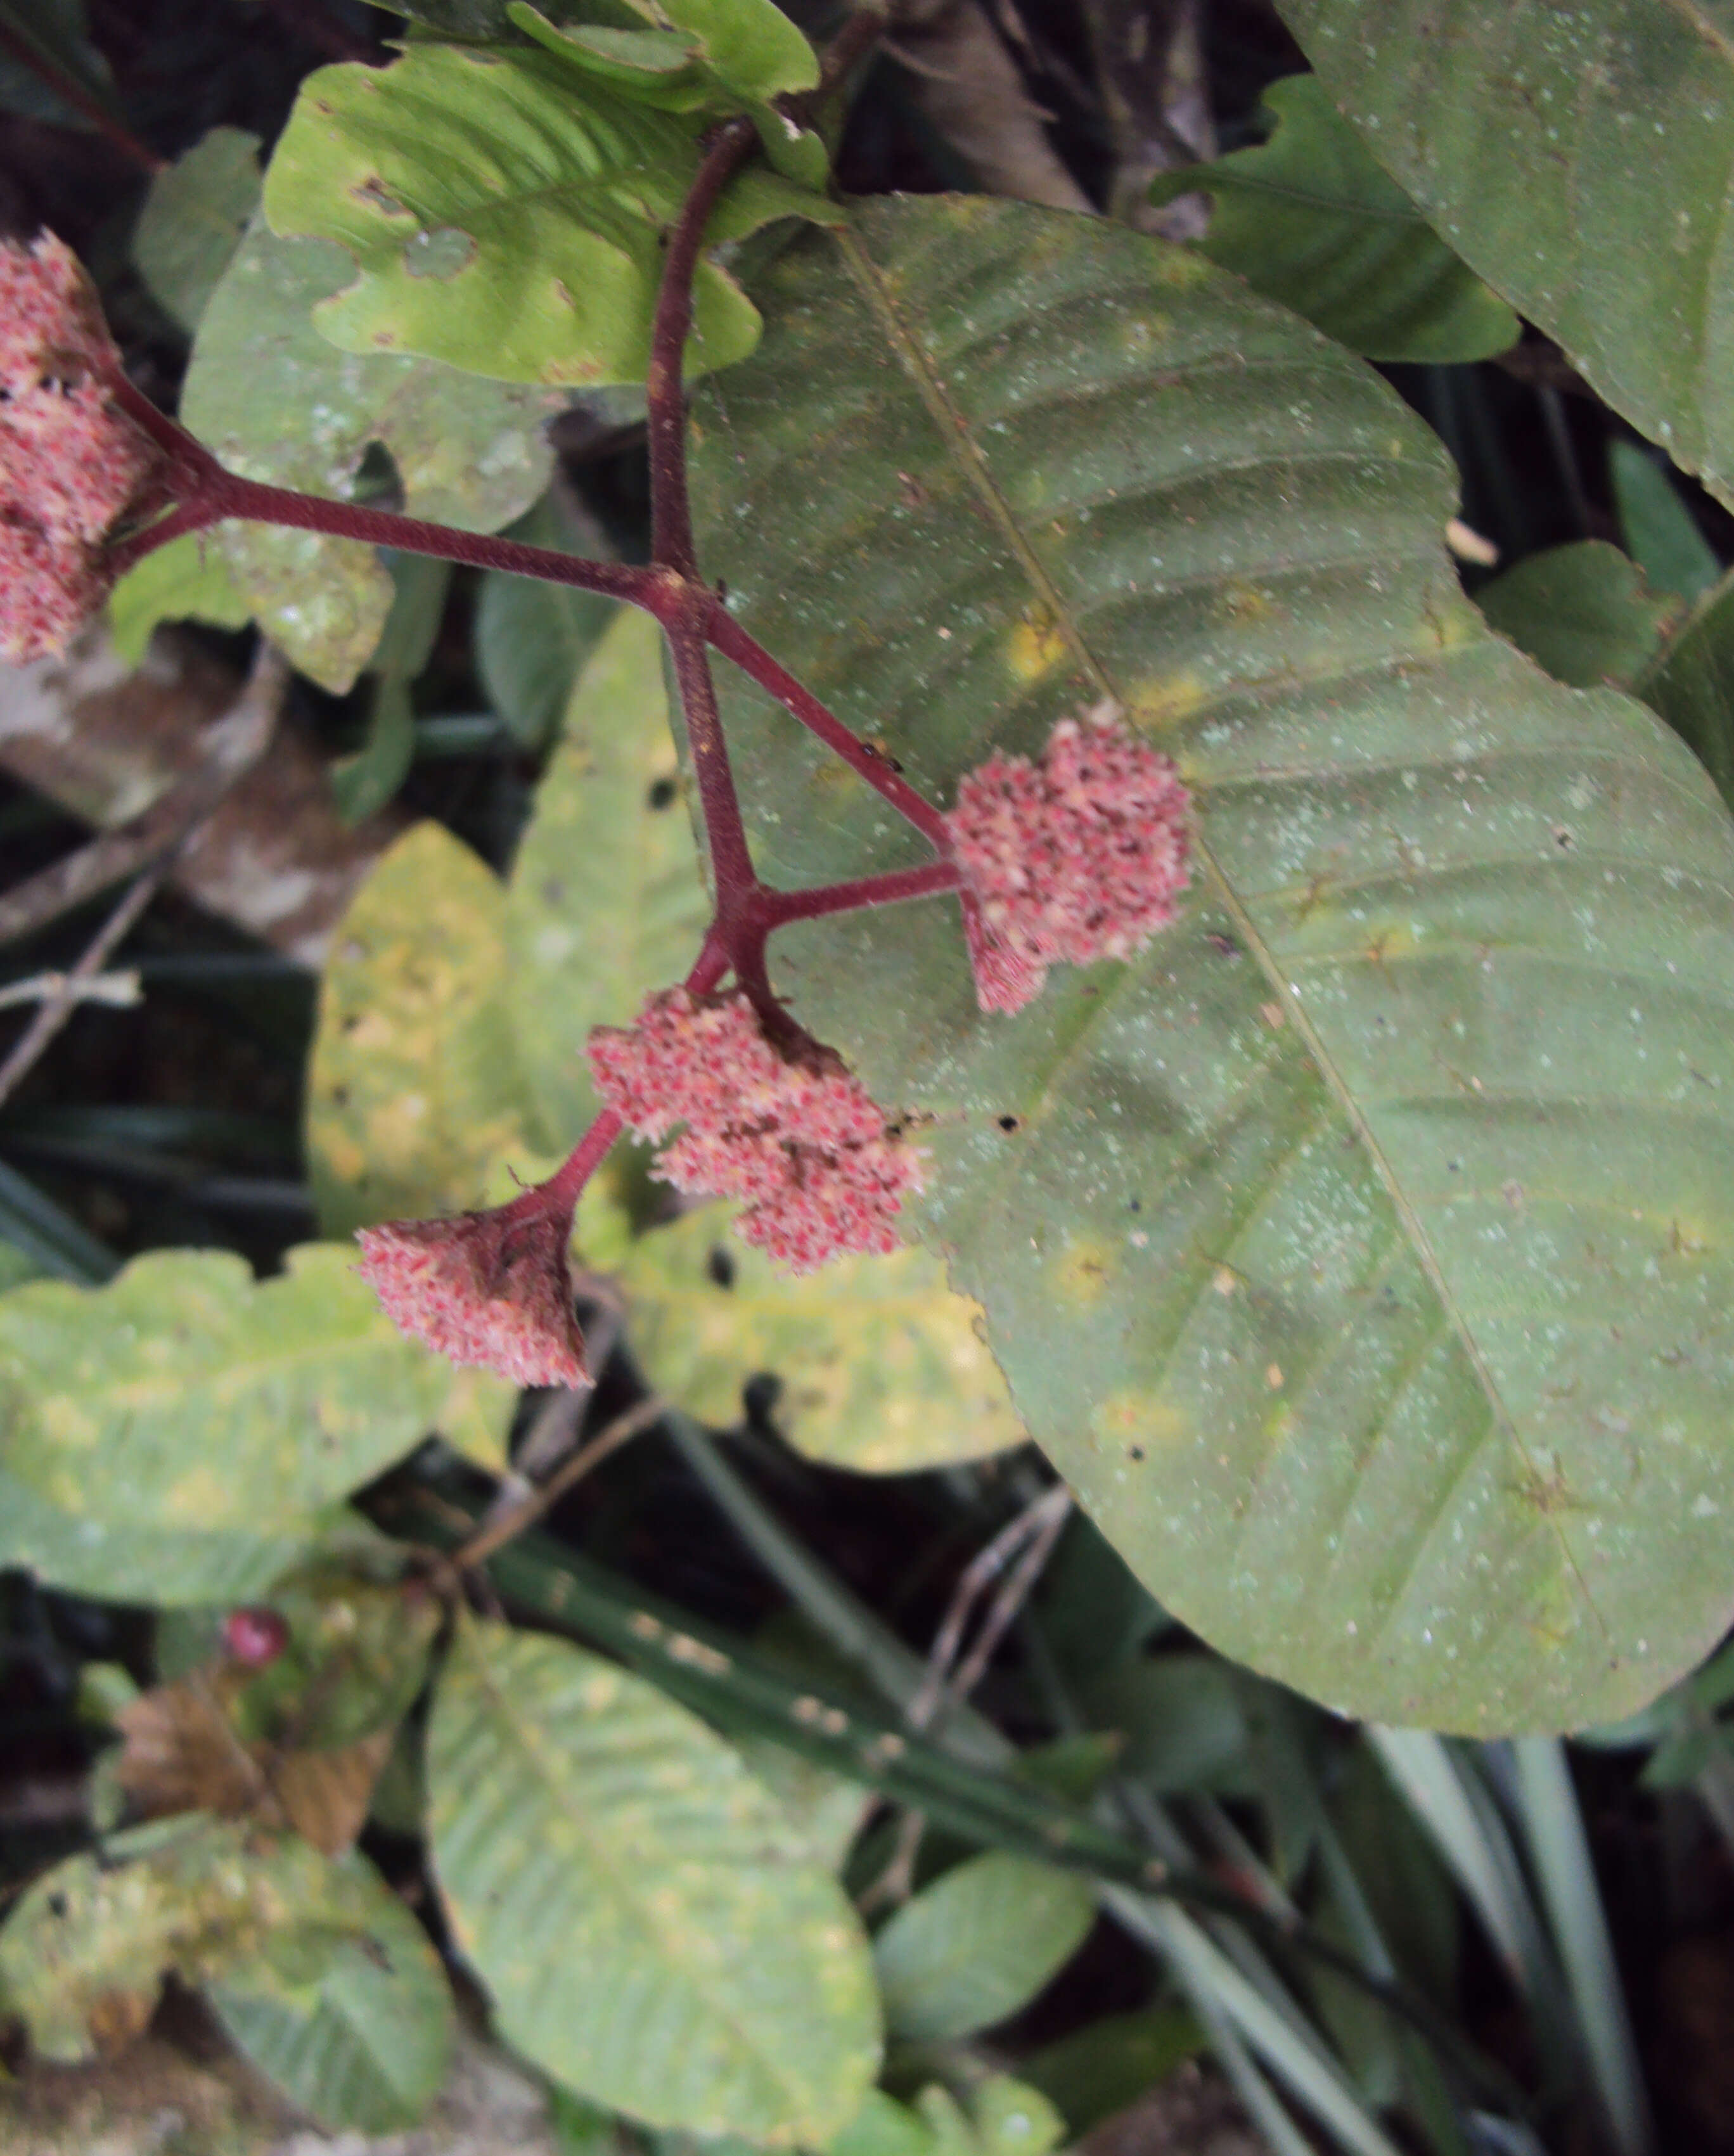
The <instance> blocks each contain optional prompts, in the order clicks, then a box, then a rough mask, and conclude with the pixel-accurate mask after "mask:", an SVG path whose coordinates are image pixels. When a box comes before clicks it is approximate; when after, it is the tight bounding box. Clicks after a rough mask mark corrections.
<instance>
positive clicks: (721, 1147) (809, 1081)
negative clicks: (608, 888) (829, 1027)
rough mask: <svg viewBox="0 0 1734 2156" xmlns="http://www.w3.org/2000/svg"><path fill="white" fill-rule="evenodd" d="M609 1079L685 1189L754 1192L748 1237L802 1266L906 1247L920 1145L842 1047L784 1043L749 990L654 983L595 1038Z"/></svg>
mask: <svg viewBox="0 0 1734 2156" xmlns="http://www.w3.org/2000/svg"><path fill="white" fill-rule="evenodd" d="M588 1053H589V1057H590V1067H591V1070H593V1072H594V1074H595V1077H596V1085H597V1090H598V1092H599V1093H600V1094H601V1095H602V1096H603V1099H604V1100H605V1101H607V1102H608V1105H609V1106H610V1107H612V1108H613V1110H614V1111H615V1112H616V1113H617V1114H618V1115H619V1116H622V1117H623V1119H624V1121H626V1122H628V1123H629V1124H631V1126H632V1127H633V1128H634V1130H635V1131H637V1132H639V1133H640V1135H641V1136H643V1137H647V1138H651V1139H661V1138H666V1137H668V1136H669V1133H670V1132H672V1131H673V1130H675V1127H677V1126H679V1125H682V1124H684V1125H685V1131H684V1132H683V1134H682V1135H681V1136H680V1137H678V1138H676V1139H675V1142H674V1143H673V1144H672V1145H669V1146H667V1147H665V1148H664V1152H663V1153H662V1156H661V1158H660V1161H659V1164H658V1167H657V1173H658V1174H659V1176H660V1177H661V1178H663V1180H664V1182H667V1183H673V1184H674V1185H675V1188H676V1189H678V1190H685V1191H691V1192H695V1193H699V1192H702V1193H705V1194H707V1195H709V1196H713V1197H718V1198H739V1199H746V1201H747V1209H746V1213H745V1214H743V1215H742V1216H741V1230H740V1231H741V1236H742V1237H743V1239H744V1240H746V1241H747V1242H749V1243H752V1244H756V1245H757V1247H758V1248H759V1249H761V1250H764V1251H765V1252H767V1254H768V1255H770V1256H771V1257H772V1258H774V1259H776V1260H777V1262H778V1263H779V1264H780V1265H785V1266H787V1268H788V1270H790V1271H791V1272H798V1273H799V1272H811V1271H812V1270H813V1268H814V1267H815V1266H818V1265H823V1263H824V1262H825V1260H826V1259H828V1258H833V1257H838V1256H840V1255H843V1254H844V1252H846V1251H850V1250H877V1251H881V1252H883V1251H888V1250H895V1248H896V1247H897V1240H898V1239H897V1236H896V1234H895V1230H894V1229H893V1228H892V1226H891V1222H892V1220H893V1219H894V1218H895V1215H896V1214H897V1212H898V1210H899V1209H900V1206H901V1204H902V1202H903V1193H905V1191H907V1190H916V1189H919V1188H920V1187H921V1162H920V1159H919V1157H918V1156H917V1154H916V1151H915V1148H914V1147H912V1146H911V1145H910V1144H909V1143H908V1142H906V1141H905V1139H904V1138H903V1137H900V1136H899V1135H898V1134H897V1133H896V1132H894V1131H893V1130H891V1129H890V1127H888V1125H887V1123H886V1121H885V1110H884V1109H883V1108H881V1107H880V1106H879V1105H878V1103H877V1102H876V1101H875V1100H874V1099H873V1097H872V1096H871V1095H870V1093H869V1092H868V1091H867V1090H866V1088H865V1087H864V1086H863V1085H862V1084H861V1083H860V1081H859V1080H858V1079H855V1078H852V1077H851V1076H850V1075H849V1072H848V1071H847V1070H845V1069H844V1066H843V1064H842V1062H841V1060H839V1057H838V1056H837V1055H835V1054H834V1052H833V1051H832V1050H830V1049H829V1048H822V1047H820V1046H818V1045H817V1044H816V1043H814V1042H810V1041H801V1042H798V1044H797V1045H795V1046H794V1048H793V1050H792V1051H791V1052H790V1053H789V1054H787V1055H785V1054H783V1053H782V1050H780V1049H779V1048H777V1046H775V1045H773V1044H772V1042H771V1041H770V1040H768V1039H767V1038H766V1035H765V1030H764V1027H763V1025H762V1023H761V1021H760V1019H759V1015H758V1013H757V1011H756V1010H755V1009H753V1007H752V1003H751V1002H750V1001H749V1000H748V998H746V995H744V994H743V993H741V991H740V990H738V989H736V990H732V991H731V992H729V993H725V994H720V995H709V996H695V995H693V994H691V993H689V991H688V990H686V989H685V988H670V989H668V990H666V991H665V992H664V993H662V994H660V995H654V996H652V997H651V998H650V999H649V1002H648V1003H646V1004H645V1005H644V1010H643V1012H642V1013H641V1014H640V1015H639V1021H638V1023H637V1024H636V1025H634V1026H632V1027H630V1028H628V1029H620V1028H618V1027H615V1026H598V1028H597V1029H595V1031H594V1032H593V1034H591V1036H590V1044H589V1050H588Z"/></svg>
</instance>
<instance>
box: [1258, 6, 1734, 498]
mask: <svg viewBox="0 0 1734 2156" xmlns="http://www.w3.org/2000/svg"><path fill="white" fill-rule="evenodd" d="M1281 13H1282V15H1283V17H1284V19H1285V21H1286V22H1287V23H1288V26H1289V28H1290V29H1291V30H1292V31H1293V32H1294V33H1295V36H1296V37H1297V38H1299V39H1300V44H1302V46H1303V47H1304V48H1305V49H1306V55H1307V58H1308V59H1310V60H1311V62H1312V64H1313V65H1314V66H1315V67H1316V69H1318V71H1319V74H1320V75H1321V78H1322V79H1323V80H1324V83H1325V85H1326V88H1327V89H1328V90H1330V92H1331V95H1332V97H1333V98H1335V99H1336V101H1337V103H1338V104H1339V105H1342V107H1343V108H1344V110H1347V112H1348V114H1349V115H1350V116H1351V117H1352V119H1353V120H1354V121H1356V122H1357V125H1359V126H1361V128H1362V131H1363V132H1364V134H1365V136H1366V139H1367V143H1368V146H1369V147H1370V148H1371V149H1372V151H1374V153H1375V155H1376V156H1377V158H1378V161H1379V162H1380V163H1381V164H1382V165H1383V166H1384V167H1386V169H1387V170H1388V172H1390V173H1391V174H1392V175H1393V177H1395V178H1396V179H1397V180H1398V182H1401V184H1402V185H1403V187H1405V188H1406V189H1407V190H1408V193H1409V194H1411V195H1412V196H1413V198H1414V199H1415V201H1416V202H1417V203H1418V205H1419V206H1420V208H1421V210H1422V212H1423V213H1424V215H1425V216H1426V217H1427V218H1429V220H1430V221H1431V222H1432V223H1434V224H1435V225H1436V226H1437V227H1438V228H1439V231H1440V232H1441V233H1442V234H1444V237H1445V238H1446V239H1448V240H1449V242H1450V244H1451V245H1452V246H1453V247H1454V248H1455V249H1457V251H1458V252H1459V254H1461V255H1462V256H1463V257H1464V259H1465V261H1467V262H1468V263H1469V264H1470V266H1471V268H1473V269H1475V270H1477V271H1479V272H1480V275H1482V276H1483V277H1485V279H1486V280H1487V281H1488V282H1489V283H1490V285H1492V286H1493V287H1494V289H1495V290H1496V291H1499V292H1501V293H1502V294H1503V295H1505V297H1506V299H1508V300H1511V303H1512V304H1513V305H1515V306H1516V309H1517V310H1518V311H1519V312H1520V313H1521V314H1522V315H1525V316H1527V317H1528V318H1529V319H1530V320H1531V321H1533V322H1535V323H1536V324H1537V325H1539V326H1540V327H1541V328H1542V329H1544V330H1546V331H1547V333H1548V335H1549V336H1552V337H1555V338H1557V340H1558V341H1559V342H1560V343H1561V344H1562V346H1564V347H1565V349H1566V351H1567V352H1568V353H1569V354H1570V356H1571V358H1572V362H1573V363H1574V364H1575V365H1576V366H1577V367H1579V368H1580V369H1581V370H1582V372H1583V374H1584V376H1585V377H1586V378H1587V379H1588V381H1589V382H1591V383H1592V384H1593V386H1594V387H1595V388H1596V389H1597V390H1598V392H1599V393H1601V394H1602V395H1603V397H1605V398H1607V399H1608V403H1610V404H1612V405H1613V407H1614V408H1615V409H1616V410H1618V411H1619V412H1622V413H1624V415H1625V416H1626V418H1629V419H1630V420H1631V421H1632V423H1634V425H1635V426H1637V427H1639V428H1641V429H1642V430H1643V431H1644V433H1645V434H1648V435H1649V436H1650V437H1651V438H1652V439H1654V440H1656V441H1660V443H1662V444H1663V445H1664V446H1665V448H1666V449H1667V450H1668V451H1669V453H1670V455H1671V456H1672V457H1673V458H1674V459H1675V461H1676V462H1677V463H1679V464H1680V465H1685V467H1686V469H1687V470H1693V471H1698V472H1701V475H1702V476H1703V479H1704V481H1705V484H1706V485H1708V486H1710V487H1711V488H1712V489H1713V490H1715V491H1716V492H1717V493H1719V494H1720V495H1722V497H1723V499H1724V500H1728V499H1731V498H1734V367H1731V365H1730V357H1731V352H1730V344H1729V328H1728V325H1729V322H1730V320H1731V319H1734V316H1731V308H1730V298H1731V292H1734V261H1731V258H1730V255H1729V253H1728V249H1727V243H1726V219H1725V215H1724V212H1725V208H1726V203H1727V200H1728V196H1729V190H1730V186H1731V182H1734V33H1731V30H1730V28H1729V26H1728V23H1727V19H1726V14H1725V13H1724V12H1723V11H1722V10H1721V9H1720V8H1711V7H1709V6H1706V5H1703V4H1701V0H1580V4H1578V5H1577V6H1575V7H1574V8H1572V9H1570V10H1569V11H1562V9H1560V8H1558V7H1557V6H1555V5H1553V4H1552V0H1281Z"/></svg>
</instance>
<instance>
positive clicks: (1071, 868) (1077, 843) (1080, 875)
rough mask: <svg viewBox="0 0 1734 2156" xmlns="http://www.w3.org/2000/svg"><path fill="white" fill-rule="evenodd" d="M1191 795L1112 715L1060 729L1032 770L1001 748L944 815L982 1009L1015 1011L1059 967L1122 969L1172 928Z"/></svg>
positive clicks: (1092, 715) (1107, 709) (1168, 763)
mask: <svg viewBox="0 0 1734 2156" xmlns="http://www.w3.org/2000/svg"><path fill="white" fill-rule="evenodd" d="M1187 800H1188V796H1187V791H1186V788H1185V786H1184V785H1183V783H1182V781H1181V778H1180V774H1179V773H1178V772H1177V771H1176V769H1175V768H1174V765H1173V762H1172V760H1171V759H1170V758H1169V757H1166V756H1163V755H1162V754H1160V753H1159V752H1157V750H1155V749H1153V748H1152V747H1149V746H1148V744H1147V743H1146V742H1141V741H1140V740H1139V739H1138V738H1137V737H1136V735H1135V734H1133V733H1131V732H1130V731H1128V730H1127V728H1126V726H1124V725H1122V724H1121V719H1120V716H1119V713H1118V711H1116V709H1115V707H1114V706H1112V705H1102V706H1098V707H1097V708H1096V709H1095V711H1090V712H1087V713H1086V714H1085V716H1084V717H1083V718H1081V719H1062V720H1061V721H1059V725H1058V726H1055V727H1054V731H1053V732H1052V734H1051V735H1049V739H1048V746H1047V747H1046V748H1045V749H1044V751H1043V752H1042V756H1041V759H1040V761H1039V762H1031V761H1030V759H1029V757H1026V756H1001V755H1000V754H999V753H998V752H997V751H996V752H994V754H993V755H992V756H990V757H988V761H987V762H985V763H984V764H982V765H981V766H979V767H978V768H977V769H976V770H974V771H972V772H971V773H969V774H968V776H967V778H964V780H963V781H962V784H961V785H960V786H959V787H958V788H957V807H956V808H953V809H952V812H951V813H950V814H949V815H948V816H947V818H946V823H947V827H948V829H950V832H951V834H952V846H953V848H954V849H955V850H956V853H957V860H958V862H959V865H961V866H962V870H963V871H964V875H965V877H966V879H967V880H966V883H965V885H964V892H963V922H964V929H965V932H966V934H967V937H968V941H969V956H970V963H971V965H972V968H974V972H975V982H976V997H977V1001H978V1002H979V1003H980V1004H981V1007H982V1009H983V1010H997V1011H1014V1010H1021V1009H1023V1005H1024V1004H1027V1003H1028V1002H1029V1000H1030V998H1032V997H1033V996H1034V995H1035V994H1036V993H1037V992H1038V991H1039V989H1040V988H1041V985H1042V983H1043V982H1044V979H1045V978H1047V970H1048V968H1049V966H1051V965H1054V964H1055V963H1057V962H1060V961H1065V962H1067V963H1069V964H1071V965H1074V966H1084V965H1088V964H1090V962H1092V961H1093V960H1095V959H1097V958H1124V957H1128V956H1129V955H1130V954H1131V952H1134V951H1136V950H1137V949H1138V948H1139V947H1141V945H1143V944H1144V943H1147V942H1148V941H1149V939H1150V938H1151V937H1152V936H1153V935H1154V934H1155V933H1156V932H1157V929H1158V928H1161V927H1164V926H1165V925H1166V924H1167V922H1168V921H1172V919H1173V917H1174V901H1175V896H1176V894H1177V893H1178V892H1179V891H1183V889H1184V888H1185V885H1186V881H1187V865H1186V855H1187V829H1186V811H1187Z"/></svg>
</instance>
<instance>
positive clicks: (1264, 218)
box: [1151, 74, 1519, 361]
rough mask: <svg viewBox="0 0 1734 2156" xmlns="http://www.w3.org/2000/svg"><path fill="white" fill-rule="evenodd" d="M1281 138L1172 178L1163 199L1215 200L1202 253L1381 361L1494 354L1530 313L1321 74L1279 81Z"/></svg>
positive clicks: (1158, 196)
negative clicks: (1508, 295) (1448, 233)
mask: <svg viewBox="0 0 1734 2156" xmlns="http://www.w3.org/2000/svg"><path fill="white" fill-rule="evenodd" d="M1265 104H1266V105H1268V106H1269V107H1270V110H1271V112H1272V114H1273V115H1275V120H1276V130H1275V133H1274V134H1273V135H1272V136H1271V137H1270V141H1267V142H1262V143H1259V145H1258V146H1256V147H1254V148H1253V149H1250V150H1236V151H1233V152H1232V153H1231V154H1230V155H1229V156H1228V157H1219V158H1218V159H1217V160H1216V161H1215V162H1214V163H1213V164H1208V165H1202V166H1188V167H1184V168H1183V169H1182V170H1181V171H1178V172H1167V173H1163V174H1162V176H1161V177H1159V178H1158V179H1157V181H1156V182H1155V183H1154V185H1153V186H1152V189H1151V199H1152V201H1153V202H1157V203H1166V202H1172V201H1173V200H1174V198H1176V197H1177V196H1178V195H1183V194H1189V193H1193V191H1194V190H1195V189H1202V190H1203V191H1204V192H1206V193H1208V194H1209V196H1210V198H1211V199H1212V202H1213V204H1214V208H1213V212H1212V215H1211V219H1210V229H1209V231H1208V234H1206V235H1205V237H1204V238H1203V240H1201V241H1200V242H1199V243H1198V245H1199V249H1200V251H1201V252H1202V253H1203V254H1208V256H1209V257H1210V259H1211V260H1212V261H1213V262H1219V263H1220V264H1222V265H1223V267H1224V269H1238V270H1239V272H1240V274H1241V275H1242V276H1243V277H1244V278H1246V279H1247V280H1248V281H1249V283H1250V284H1251V285H1253V286H1254V288H1255V289H1256V290H1259V291H1260V292H1262V293H1264V295H1265V297H1266V298H1267V299H1272V300H1280V301H1281V303H1282V304H1283V305H1285V306H1288V307H1293V308H1295V310H1296V311H1297V312H1299V313H1300V314H1303V315H1305V316H1306V319H1307V320H1308V321H1310V322H1312V323H1314V324H1315V325H1316V326H1317V327H1318V328H1320V329H1321V330H1323V331H1324V332H1325V334H1326V336H1333V337H1335V338H1336V340H1337V341H1338V342H1339V343H1342V344H1346V345H1347V346H1348V347H1349V349H1350V350H1351V351H1352V352H1364V353H1365V354H1366V355H1367V357H1368V358H1369V359H1384V360H1413V361H1461V360H1471V359H1485V358H1487V357H1490V354H1492V353H1494V352H1503V351H1504V350H1505V349H1506V346H1508V345H1513V344H1515V343H1516V341H1517V336H1518V330H1519V324H1518V321H1517V317H1516V315H1514V314H1513V313H1512V311H1511V309H1510V308H1509V307H1508V306H1507V305H1506V303H1505V301H1504V300H1501V299H1498V298H1496V297H1495V295H1494V294H1493V293H1491V292H1490V291H1489V290H1488V289H1487V287H1486V286H1485V285H1484V284H1483V283H1482V282H1481V280H1480V278H1479V277H1477V276H1476V275H1475V273H1474V272H1473V271H1472V270H1470V269H1465V266H1464V264H1462V263H1461V262H1460V261H1459V260H1458V259H1457V257H1456V256H1455V255H1454V254H1452V252H1451V250H1450V249H1449V247H1447V246H1446V245H1445V244H1444V241H1443V240H1442V239H1440V238H1439V235H1438V234H1437V233H1435V232H1434V230H1433V228H1432V227H1431V226H1430V225H1429V224H1428V223H1427V222H1426V220H1425V219H1424V218H1423V217H1422V215H1421V213H1420V212H1419V211H1418V209H1417V208H1415V206H1414V204H1413V203H1412V202H1411V201H1410V200H1409V198H1408V196H1407V195H1406V194H1404V193H1403V190H1402V188H1401V187H1398V185H1397V184H1396V182H1394V181H1393V180H1392V179H1390V178H1389V177H1388V176H1387V175H1386V173H1385V172H1383V171H1382V170H1381V169H1380V167H1378V165H1377V164H1376V163H1375V162H1374V161H1373V159H1372V156H1371V155H1370V154H1369V153H1368V151H1367V150H1366V149H1364V148H1363V147H1362V142H1361V138H1360V137H1359V136H1357V134H1356V132H1355V131H1354V129H1353V128H1352V127H1351V126H1349V124H1348V122H1347V121H1346V120H1344V119H1343V118H1342V115H1341V114H1340V113H1339V112H1338V111H1337V110H1336V107H1335V106H1334V105H1332V104H1331V100H1330V99H1329V98H1328V97H1326V95H1325V93H1324V90H1323V89H1322V88H1321V85H1320V84H1319V82H1318V80H1317V79H1316V77H1315V76H1313V75H1306V74H1300V75H1291V76H1290V77H1289V78H1288V79H1287V80H1285V81H1282V82H1276V83H1273V84H1272V85H1270V88H1269V89H1268V90H1266V91H1265Z"/></svg>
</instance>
